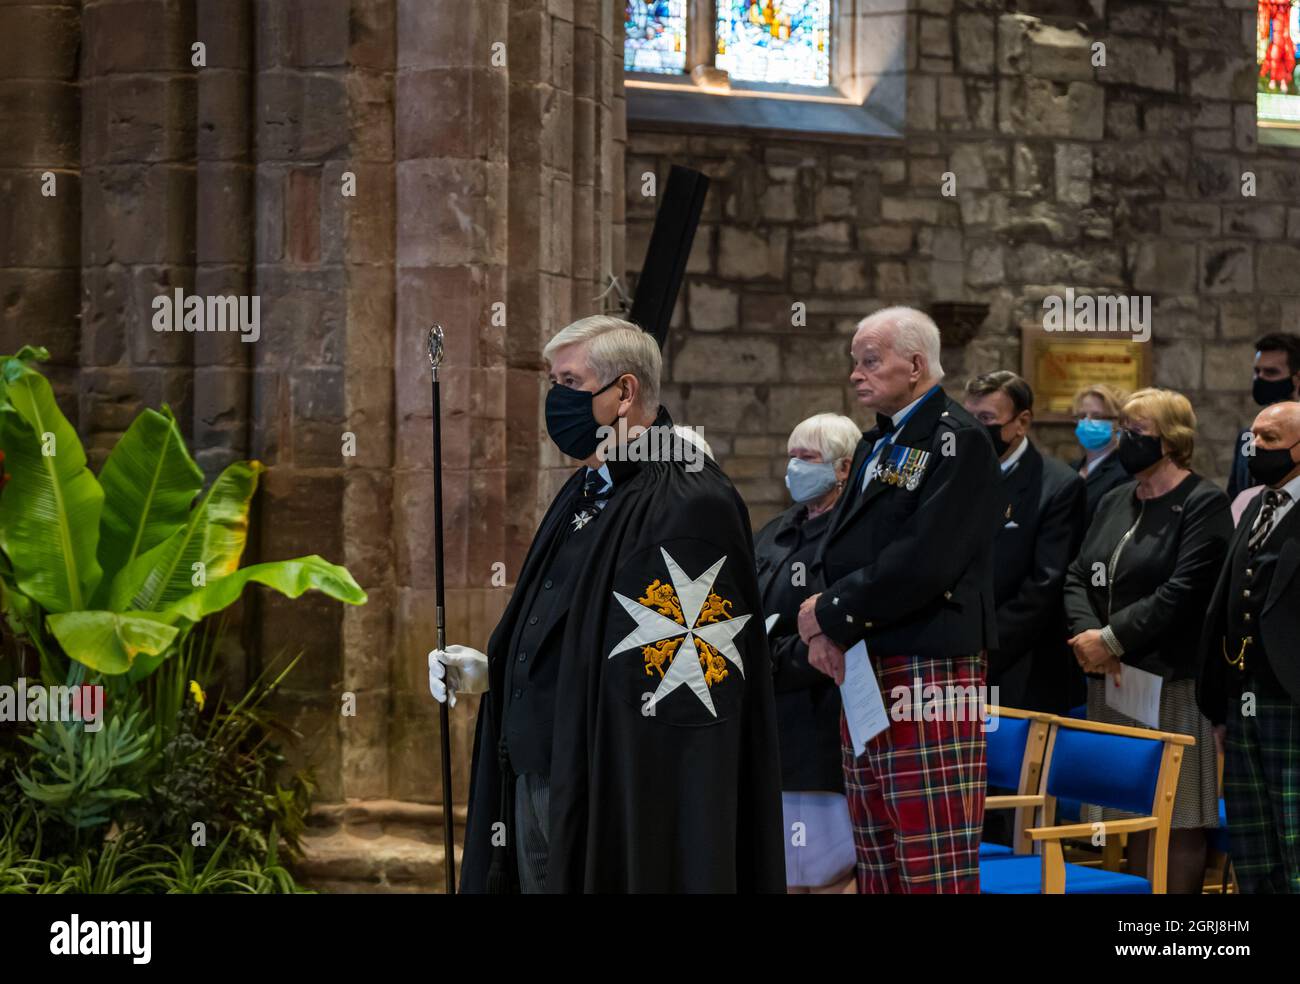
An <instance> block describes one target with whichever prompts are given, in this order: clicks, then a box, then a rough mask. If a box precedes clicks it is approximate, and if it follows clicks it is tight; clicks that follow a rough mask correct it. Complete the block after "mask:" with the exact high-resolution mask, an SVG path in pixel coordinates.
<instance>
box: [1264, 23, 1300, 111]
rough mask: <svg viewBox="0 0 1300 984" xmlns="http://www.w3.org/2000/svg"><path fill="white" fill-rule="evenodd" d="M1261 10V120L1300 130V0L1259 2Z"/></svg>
mask: <svg viewBox="0 0 1300 984" xmlns="http://www.w3.org/2000/svg"><path fill="white" fill-rule="evenodd" d="M1258 11H1259V12H1258V27H1259V31H1258V39H1257V50H1256V55H1257V58H1258V61H1259V79H1258V85H1257V90H1258V93H1259V96H1258V100H1257V104H1258V117H1259V121H1260V122H1261V123H1264V124H1265V125H1267V124H1269V123H1273V124H1274V125H1278V124H1281V125H1284V126H1297V127H1300V72H1298V71H1297V66H1296V53H1295V46H1296V41H1297V39H1300V0H1259V7H1258Z"/></svg>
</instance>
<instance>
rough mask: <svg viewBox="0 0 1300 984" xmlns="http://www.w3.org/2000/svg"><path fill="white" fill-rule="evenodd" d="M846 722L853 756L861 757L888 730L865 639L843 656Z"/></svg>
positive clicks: (842, 686) (843, 693) (842, 691)
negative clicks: (870, 744) (871, 743)
mask: <svg viewBox="0 0 1300 984" xmlns="http://www.w3.org/2000/svg"><path fill="white" fill-rule="evenodd" d="M840 700H841V702H842V703H843V704H844V719H845V721H847V722H848V725H849V739H850V740H851V741H852V742H853V754H854V755H855V756H856V755H861V754H862V753H863V752H864V751H866V748H867V742H869V741H871V739H872V738H874V737H876V735H878V734H880V732H882V731H884V730H885V729H886V728H888V727H889V715H888V714H887V713H885V701H884V698H882V697H881V696H880V681H878V680H877V679H876V670H875V668H874V667H873V666H872V665H871V658H870V657H869V656H867V643H866V640H863V641H862V642H859V643H857V644H856V645H853V646H851V647H849V650H848V652H846V653H845V654H844V682H843V683H842V684H840Z"/></svg>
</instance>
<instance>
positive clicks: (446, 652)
mask: <svg viewBox="0 0 1300 984" xmlns="http://www.w3.org/2000/svg"><path fill="white" fill-rule="evenodd" d="M487 688H488V661H487V656H485V655H484V654H483V653H481V652H479V651H478V650H477V649H471V648H470V647H469V646H448V647H447V648H446V649H433V650H430V652H429V693H431V694H433V698H434V700H436V701H437V702H438V703H439V704H441V703H443V702H445V701H450V704H451V706H452V707H455V706H456V695H457V694H481V693H483V691H485V690H487Z"/></svg>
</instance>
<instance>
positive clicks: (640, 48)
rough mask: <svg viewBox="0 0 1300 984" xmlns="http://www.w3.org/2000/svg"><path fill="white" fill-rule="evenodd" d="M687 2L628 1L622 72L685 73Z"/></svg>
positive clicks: (669, 0) (662, 0) (684, 0)
mask: <svg viewBox="0 0 1300 984" xmlns="http://www.w3.org/2000/svg"><path fill="white" fill-rule="evenodd" d="M686 3H687V0H628V4H627V7H626V8H625V11H626V13H625V18H624V24H623V27H624V31H623V68H624V69H625V70H626V71H629V72H660V73H665V74H671V73H675V72H682V71H685V69H686Z"/></svg>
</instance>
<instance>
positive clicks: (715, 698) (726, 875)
mask: <svg viewBox="0 0 1300 984" xmlns="http://www.w3.org/2000/svg"><path fill="white" fill-rule="evenodd" d="M656 424H657V425H660V426H671V420H669V419H668V416H667V414H666V412H663V411H661V412H660V416H659V418H658V419H657V420H656ZM662 433H663V432H662V431H661V432H659V435H660V436H661V435H662ZM655 434H656V432H655V431H653V430H652V431H650V432H648V433H647V435H646V436H644V437H643V438H642V439H640V440H639V441H638V442H634V445H635V444H639V445H640V446H641V447H642V448H643V449H644V448H645V447H646V446H647V445H648V444H649V443H659V442H651V441H649V440H648V438H649V437H650V436H651V435H655ZM681 440H682V439H681V438H679V437H675V436H674V437H673V438H672V444H673V447H674V449H675V450H674V454H673V455H672V457H673V459H674V460H668V461H649V462H610V471H611V474H612V475H613V478H614V491H613V494H612V496H611V498H610V499H609V501H608V503H607V505H606V506H605V509H604V514H603V515H602V516H601V517H600V518H599V519H598V520H597V521H596V522H594V523H593V524H592V527H591V530H590V532H595V533H596V534H597V536H598V538H599V539H598V541H597V542H596V543H595V544H594V545H593V546H592V549H591V552H590V554H589V558H590V559H589V562H588V563H587V565H586V566H585V568H584V569H583V570H581V571H578V572H576V574H575V576H574V580H573V581H572V582H571V589H572V593H573V594H572V601H571V603H570V611H569V616H568V619H567V622H566V627H565V630H564V631H565V634H564V643H563V656H562V659H561V663H560V666H559V669H558V679H557V682H556V706H555V725H554V736H553V744H552V749H551V775H550V787H551V791H550V836H549V844H550V852H549V863H548V879H549V885H548V888H549V889H550V890H551V891H555V892H581V891H587V892H755V891H767V892H783V891H784V890H785V861H784V854H783V846H782V840H781V838H782V816H781V792H780V762H779V758H778V751H777V735H776V720H775V711H774V699H773V693H772V679H771V664H770V660H769V656H768V648H767V638H766V633H765V631H764V627H763V613H762V608H761V602H760V598H759V592H758V583H757V577H756V574H755V570H754V557H753V545H752V539H751V534H750V530H749V523H748V520H747V515H746V511H745V506H744V503H743V502H742V501H741V499H740V497H739V495H737V493H736V491H735V489H734V488H733V487H732V485H731V482H730V481H729V480H728V479H727V477H726V476H725V475H724V474H723V473H722V471H721V469H719V468H718V466H717V465H716V464H715V463H714V462H713V460H712V459H710V458H709V457H708V456H707V455H703V454H696V453H695V451H694V449H690V450H691V457H692V459H694V460H693V464H688V462H687V461H685V460H684V458H685V455H684V454H683V452H682V445H681V444H680V442H681ZM691 468H695V469H696V470H690V469H691ZM583 471H584V470H583V469H579V471H578V472H577V473H576V474H575V475H574V477H573V478H571V479H570V480H569V482H568V483H566V485H565V487H564V488H563V489H561V491H560V494H559V495H558V496H557V497H556V500H555V502H554V503H552V506H551V509H550V510H549V511H548V513H547V515H546V517H545V518H544V519H543V520H542V525H541V528H540V529H539V531H538V535H537V537H536V539H535V540H534V543H533V546H532V548H531V549H530V551H529V555H528V558H527V559H526V560H525V562H524V568H523V571H522V572H521V574H520V578H519V583H521V584H523V583H527V581H526V579H527V578H529V577H530V576H534V575H535V573H536V571H537V569H538V568H539V566H540V564H541V561H542V556H543V555H544V545H545V544H546V543H548V542H549V537H550V536H552V535H554V532H555V530H556V529H557V528H558V527H559V524H562V523H566V522H568V521H569V520H570V518H571V517H570V515H569V513H571V511H572V510H571V509H569V508H568V506H569V505H570V504H571V501H572V500H571V496H572V494H573V492H574V489H575V486H576V484H577V483H580V482H581V481H582V475H583ZM523 596H524V592H523V591H521V590H519V589H518V588H516V591H515V593H514V596H513V597H512V599H511V602H510V604H509V605H508V606H507V608H506V611H505V614H504V615H503V616H502V619H501V622H500V624H499V625H498V626H497V629H496V631H495V632H494V633H493V635H492V639H491V641H490V642H489V644H488V659H489V667H490V670H489V672H490V680H491V684H490V686H491V690H490V691H489V693H488V694H485V695H484V698H483V701H482V704H481V705H480V711H479V721H478V730H477V733H476V738H475V746H476V747H475V755H474V759H475V761H474V770H473V779H472V781H471V789H470V807H469V819H468V824H467V829H466V835H465V856H464V867H463V874H462V880H461V890H462V891H465V892H475V891H487V890H489V889H491V890H497V891H500V890H506V891H509V890H512V889H513V886H514V885H515V884H516V877H515V871H514V868H515V856H514V846H513V839H512V838H513V832H512V830H511V829H510V828H511V827H512V826H513V814H514V806H513V802H512V789H511V784H510V783H508V782H507V783H504V784H503V783H502V781H501V763H500V754H499V752H498V748H499V743H500V721H499V719H498V716H497V711H498V706H499V705H498V704H497V702H496V699H495V696H496V694H499V693H500V692H501V688H502V687H503V686H504V683H503V679H504V666H505V662H506V660H507V659H508V657H509V653H508V652H507V651H506V650H507V648H508V645H509V640H510V638H511V635H512V631H513V626H514V622H515V620H516V619H518V618H519V617H521V615H522V600H521V599H522V598H523ZM494 835H495V836H494ZM494 841H495V843H494ZM507 845H508V846H507Z"/></svg>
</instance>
